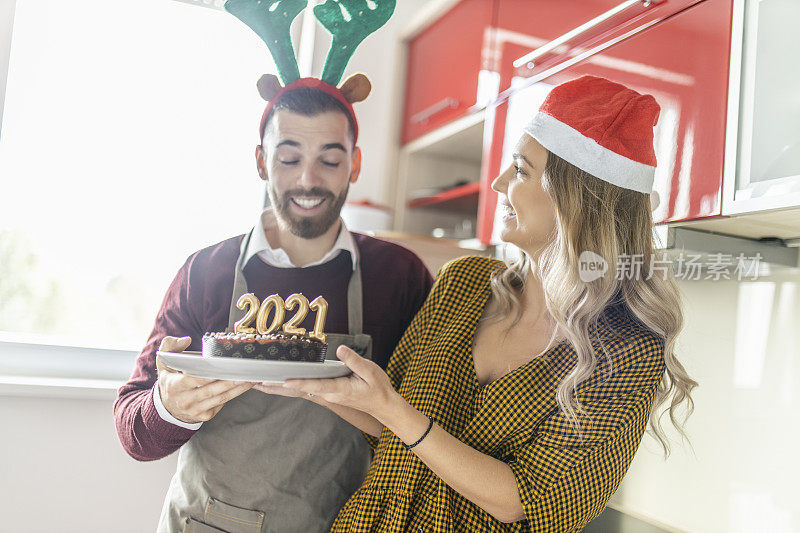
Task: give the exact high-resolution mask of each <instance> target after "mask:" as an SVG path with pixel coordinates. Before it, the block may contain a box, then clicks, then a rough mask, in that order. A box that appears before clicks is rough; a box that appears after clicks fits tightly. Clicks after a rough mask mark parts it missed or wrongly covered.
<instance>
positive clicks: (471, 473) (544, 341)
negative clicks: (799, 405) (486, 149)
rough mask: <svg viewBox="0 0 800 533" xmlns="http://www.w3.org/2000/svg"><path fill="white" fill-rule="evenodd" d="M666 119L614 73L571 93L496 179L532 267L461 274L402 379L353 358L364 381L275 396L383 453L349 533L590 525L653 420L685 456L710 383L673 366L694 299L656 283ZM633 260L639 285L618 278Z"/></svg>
mask: <svg viewBox="0 0 800 533" xmlns="http://www.w3.org/2000/svg"><path fill="white" fill-rule="evenodd" d="M658 113H659V107H658V105H657V104H656V102H655V100H654V99H653V97H652V96H648V95H641V94H639V93H636V92H634V91H632V90H630V89H627V88H626V87H624V86H622V85H619V84H616V83H612V82H610V81H608V80H605V79H602V78H595V77H588V76H587V77H583V78H580V79H578V80H574V81H571V82H568V83H565V84H562V85H560V86H558V87H556V88H554V89H553V90H552V92H551V93H550V95H549V96H548V98H547V100H546V101H545V103H544V104H543V105H542V107H541V108H540V110H539V113H538V114H537V115H536V116H535V117H534V118H533V120H532V121H531V123H530V125H529V126H528V127H527V128H526V130H525V131H526V134H525V135H523V136H522V138H521V139H520V140H519V143H518V144H517V147H516V153H515V154H514V163H513V165H512V166H511V167H510V168H509V169H507V170H505V172H503V174H501V175H500V176H499V177H498V178H497V179H496V180H495V181H494V183H493V184H492V188H493V189H494V190H496V191H497V192H498V193H499V194H500V201H501V202H502V206H503V208H504V210H505V216H504V218H503V226H502V233H501V236H502V239H503V240H504V241H506V242H510V243H513V244H515V245H517V246H518V247H519V248H520V250H521V251H522V252H523V253H522V258H521V260H519V261H517V262H516V263H514V264H512V265H509V266H506V265H504V264H503V263H502V262H499V261H495V260H492V259H488V258H480V257H470V258H462V259H458V260H456V261H453V262H451V263H449V264H448V265H447V266H445V267H444V268H443V269H442V271H441V272H440V273H439V276H438V277H437V281H436V284H435V286H434V288H433V290H432V292H431V295H430V296H429V298H428V300H427V301H426V303H425V305H424V306H423V308H422V310H421V311H420V313H419V314H418V315H417V317H416V318H415V319H414V321H413V322H412V324H411V326H410V327H409V329H408V331H407V332H406V334H405V335H404V337H403V339H402V340H401V342H400V344H399V345H398V347H397V349H396V350H395V352H394V354H393V356H392V359H391V361H390V363H389V367H388V369H387V374H388V376H387V375H386V374H384V373H383V372H382V371H381V370H380V368H379V367H377V366H376V365H374V364H373V363H371V362H370V361H367V360H365V359H362V358H360V357H359V356H358V355H356V354H355V353H354V352H352V351H350V350H347V349H346V348H340V349H339V351H338V354H337V355H339V357H340V358H341V359H342V360H343V361H344V363H345V364H346V365H347V366H348V367H349V368H350V369H351V370H352V371H353V374H352V375H351V376H349V377H346V378H339V379H335V380H294V381H290V382H287V383H286V384H285V385H284V386H283V387H278V386H273V387H262V390H265V391H266V392H272V393H278V394H284V395H305V397H306V398H308V399H309V400H311V401H314V402H317V403H319V404H321V405H325V406H327V407H329V408H331V409H332V410H334V411H335V412H337V413H338V414H339V415H340V416H342V417H343V418H345V419H346V420H349V421H350V422H351V423H353V424H354V425H356V426H357V427H359V428H361V429H362V430H363V431H364V432H365V433H366V434H367V435H368V436H369V437H368V438H369V439H370V441H371V443H372V444H373V446H374V447H375V458H374V461H373V463H372V465H371V467H370V470H369V473H368V474H367V479H366V480H365V482H364V484H363V485H362V486H361V488H360V489H359V490H358V491H357V492H356V493H355V494H354V495H353V496H352V497H351V498H350V500H349V501H348V502H347V504H346V505H345V507H344V508H343V509H342V510H341V512H340V513H339V516H338V517H337V520H336V522H335V523H334V525H333V531H426V532H428V531H458V532H461V531H536V532H542V531H577V530H580V529H581V528H582V527H583V526H585V525H586V523H587V522H589V521H590V520H591V519H592V518H594V517H595V516H597V515H598V514H599V513H600V512H601V511H602V510H603V508H604V506H605V503H606V501H607V500H608V499H609V497H610V496H611V495H612V494H613V492H614V490H615V489H616V488H617V485H618V484H619V482H620V480H621V479H622V477H623V475H624V474H625V472H626V470H627V468H628V466H629V464H630V462H631V460H632V458H633V455H634V452H635V451H636V449H637V447H638V444H639V442H640V440H641V437H642V433H643V432H644V430H645V426H646V425H647V421H648V417H649V420H650V428H651V429H652V431H653V434H654V435H655V436H656V438H658V440H659V441H660V442H661V444H662V445H663V446H664V450H665V453H668V444H667V441H666V439H665V435H664V432H663V430H662V429H661V427H660V424H659V417H658V413H659V412H660V411H659V409H658V407H659V406H661V405H662V404H664V403H665V402H669V415H670V418H671V420H672V421H673V423H674V424H676V426H677V427H678V429H679V430H680V429H681V428H680V424H679V423H677V421H676V415H677V412H676V409H678V407H679V404H681V403H682V402H684V401H685V402H686V403H687V404H688V405H689V407H691V398H690V396H689V393H690V392H691V389H692V388H693V387H694V386H695V385H696V383H695V382H694V381H692V380H691V379H690V378H689V376H688V375H687V374H686V372H685V370H684V369H683V367H682V366H681V364H680V363H679V362H678V361H677V359H676V358H675V354H674V344H675V338H676V335H677V334H678V332H679V330H680V329H681V325H682V314H681V311H680V298H679V295H678V291H677V289H676V287H675V285H674V282H673V281H672V280H670V279H665V278H663V277H659V276H657V275H654V276H651V275H648V273H649V269H650V267H651V265H652V258H651V253H652V245H651V229H652V218H651V213H650V199H649V195H648V193H649V192H650V191H651V190H652V180H653V171H654V167H655V155H654V151H653V145H652V140H653V130H652V128H653V126H654V125H655V123H656V121H657V118H658ZM587 257H588V259H587ZM633 257H640V258H641V259H640V260H637V261H636V264H641V269H640V270H641V271H640V272H639V273H638V275H621V276H619V275H616V274H617V273H616V272H615V269H613V268H608V271H606V272H605V274H604V275H602V272H603V270H602V261H603V260H604V261H605V262H606V266H607V265H615V264H617V262H618V260H619V259H625V258H633ZM592 265H594V266H597V267H598V268H599V270H592V269H591V267H592Z"/></svg>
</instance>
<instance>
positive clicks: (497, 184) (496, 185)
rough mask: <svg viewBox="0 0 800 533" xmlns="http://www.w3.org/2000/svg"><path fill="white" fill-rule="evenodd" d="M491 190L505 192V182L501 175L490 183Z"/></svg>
mask: <svg viewBox="0 0 800 533" xmlns="http://www.w3.org/2000/svg"><path fill="white" fill-rule="evenodd" d="M492 190H493V191H495V192H499V193H505V192H506V186H505V180H504V179H503V174H500V175H499V176H497V177H496V178H495V179H494V181H493V182H492Z"/></svg>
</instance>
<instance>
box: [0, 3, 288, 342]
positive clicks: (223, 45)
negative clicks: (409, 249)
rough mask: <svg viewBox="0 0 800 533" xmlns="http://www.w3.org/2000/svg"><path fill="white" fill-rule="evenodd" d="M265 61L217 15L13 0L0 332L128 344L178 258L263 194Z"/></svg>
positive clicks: (246, 218)
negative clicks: (257, 154)
mask: <svg viewBox="0 0 800 533" xmlns="http://www.w3.org/2000/svg"><path fill="white" fill-rule="evenodd" d="M265 72H274V64H273V63H272V60H271V58H270V55H269V53H268V51H267V48H266V46H264V44H263V42H261V41H260V40H259V39H258V38H257V37H256V36H255V35H254V34H253V32H252V31H251V30H249V29H248V28H247V27H246V26H244V25H243V24H241V23H240V22H239V21H238V20H236V19H235V18H234V17H232V16H231V15H229V14H227V13H225V12H222V11H217V10H212V9H202V8H198V7H196V6H192V5H189V4H184V3H179V2H171V1H165V0H136V1H135V2H132V1H126V2H123V1H121V0H82V1H81V2H65V1H64V0H17V5H16V13H15V21H14V30H13V38H12V46H11V58H10V67H9V73H8V83H7V91H6V100H5V110H4V113H3V124H2V129H0V191H1V193H0V339H13V340H18V339H20V338H22V339H24V340H25V341H26V342H41V343H48V344H52V343H55V344H65V345H76V346H90V347H102V348H121V349H131V350H137V351H138V350H139V349H140V348H141V347H142V346H143V345H144V342H145V340H146V338H147V336H148V334H149V332H150V329H151V328H152V324H153V320H154V318H155V315H156V312H157V310H158V307H159V305H160V303H161V299H162V298H163V295H164V292H165V290H166V288H167V287H168V285H169V283H170V281H171V280H172V278H173V276H174V275H175V273H176V272H177V270H178V268H179V267H180V266H181V265H182V264H183V262H184V260H185V259H186V257H188V256H189V255H190V254H191V253H193V252H194V251H196V250H198V249H200V248H202V247H205V246H208V245H210V244H213V243H215V242H218V241H220V240H223V239H225V238H228V237H231V236H233V235H236V234H240V233H243V232H245V231H247V230H248V229H249V227H251V226H252V225H253V223H254V222H255V221H256V219H257V216H258V213H259V212H260V209H261V206H262V205H263V202H264V188H263V182H262V181H261V180H260V179H259V178H258V175H257V173H256V170H255V164H254V160H253V153H254V149H255V146H256V144H257V142H258V133H257V131H258V122H259V119H260V116H261V112H262V110H263V106H264V102H263V101H262V100H261V98H260V97H259V96H258V92H257V91H256V87H255V82H256V80H257V79H258V78H259V77H260V76H261V75H262V74H264V73H265Z"/></svg>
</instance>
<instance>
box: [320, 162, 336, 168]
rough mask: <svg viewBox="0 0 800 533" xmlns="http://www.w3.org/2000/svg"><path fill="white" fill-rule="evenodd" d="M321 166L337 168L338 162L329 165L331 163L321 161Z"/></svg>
mask: <svg viewBox="0 0 800 533" xmlns="http://www.w3.org/2000/svg"><path fill="white" fill-rule="evenodd" d="M322 164H323V165H325V166H326V167H331V168H336V167H338V166H339V163H338V162H336V163H331V162H329V161H323V162H322Z"/></svg>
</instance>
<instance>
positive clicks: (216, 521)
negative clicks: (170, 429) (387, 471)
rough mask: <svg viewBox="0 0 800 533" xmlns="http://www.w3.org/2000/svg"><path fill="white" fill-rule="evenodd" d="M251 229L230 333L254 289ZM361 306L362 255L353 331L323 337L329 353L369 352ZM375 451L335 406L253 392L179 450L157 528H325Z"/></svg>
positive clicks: (274, 532)
mask: <svg viewBox="0 0 800 533" xmlns="http://www.w3.org/2000/svg"><path fill="white" fill-rule="evenodd" d="M251 235H252V232H251V233H250V234H248V235H246V236H245V238H244V239H243V240H242V247H241V251H240V253H239V259H238V260H237V262H236V270H235V275H234V283H233V294H232V296H231V311H230V313H229V318H228V329H229V331H231V330H232V328H233V324H234V322H236V321H237V320H238V319H239V318H241V316H242V315H243V312H242V311H240V310H239V309H238V308H237V307H236V301H237V300H238V299H239V297H240V296H241V295H242V294H244V293H246V292H248V291H247V282H246V280H245V278H244V274H243V273H242V269H243V268H244V262H245V260H246V257H247V253H246V252H247V247H248V245H249V242H250V236H251ZM276 292H277V291H276ZM258 296H260V297H261V296H266V295H258ZM314 296H315V297H316V296H317V295H314ZM362 311H363V309H362V290H361V265H360V261H359V260H358V258H357V257H356V267H355V269H354V270H353V274H352V276H351V278H350V283H349V286H348V289H347V315H348V316H347V318H348V329H349V335H344V334H332V333H328V334H327V341H328V352H327V359H334V360H335V359H337V358H336V347H337V346H339V345H340V344H345V345H347V346H350V347H351V348H353V349H355V350H356V351H358V352H359V353H362V354H363V355H364V356H365V357H371V356H372V338H371V337H370V336H369V335H366V334H364V333H363V332H362V322H363V313H362ZM370 456H371V452H370V448H369V445H368V444H367V441H366V439H364V436H363V435H362V433H361V431H359V430H358V429H356V428H355V427H353V426H351V425H350V424H348V423H347V422H345V421H344V420H342V419H341V418H339V417H338V416H337V415H335V414H334V413H332V412H331V411H330V410H328V409H326V408H324V407H321V406H319V405H316V404H314V403H312V402H309V401H307V400H304V399H301V398H285V397H282V396H271V395H267V394H264V393H262V392H260V391H254V390H250V391H247V392H246V393H244V394H242V395H241V396H239V397H238V398H235V399H233V400H231V401H230V402H228V403H227V404H226V405H225V406H224V407H223V408H222V410H221V411H220V412H219V413H217V415H216V416H215V417H214V418H212V419H211V420H209V421H207V422H205V423H203V425H202V426H201V427H200V429H199V430H198V431H197V433H195V434H194V435H193V436H192V438H191V439H189V441H188V442H187V443H186V444H184V445H183V446H182V447H181V450H180V453H179V455H178V469H177V472H176V473H175V475H174V476H173V478H172V482H171V483H170V486H169V489H168V492H167V497H166V500H165V502H164V508H163V510H162V512H161V519H160V521H159V525H158V531H159V532H169V533H177V532H185V533H195V532H199V533H219V532H224V533H267V532H270V533H290V532H298V533H300V532H302V533H312V532H317V531H319V532H322V531H328V530H329V529H330V526H331V524H332V523H333V519H334V518H335V517H336V514H337V513H338V511H339V509H341V508H342V506H344V504H345V502H346V501H347V499H348V498H349V497H350V496H351V495H352V494H353V493H354V492H355V491H356V489H357V488H358V487H359V486H360V485H361V482H362V481H363V480H364V477H365V476H366V473H367V468H368V467H369V461H370Z"/></svg>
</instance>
